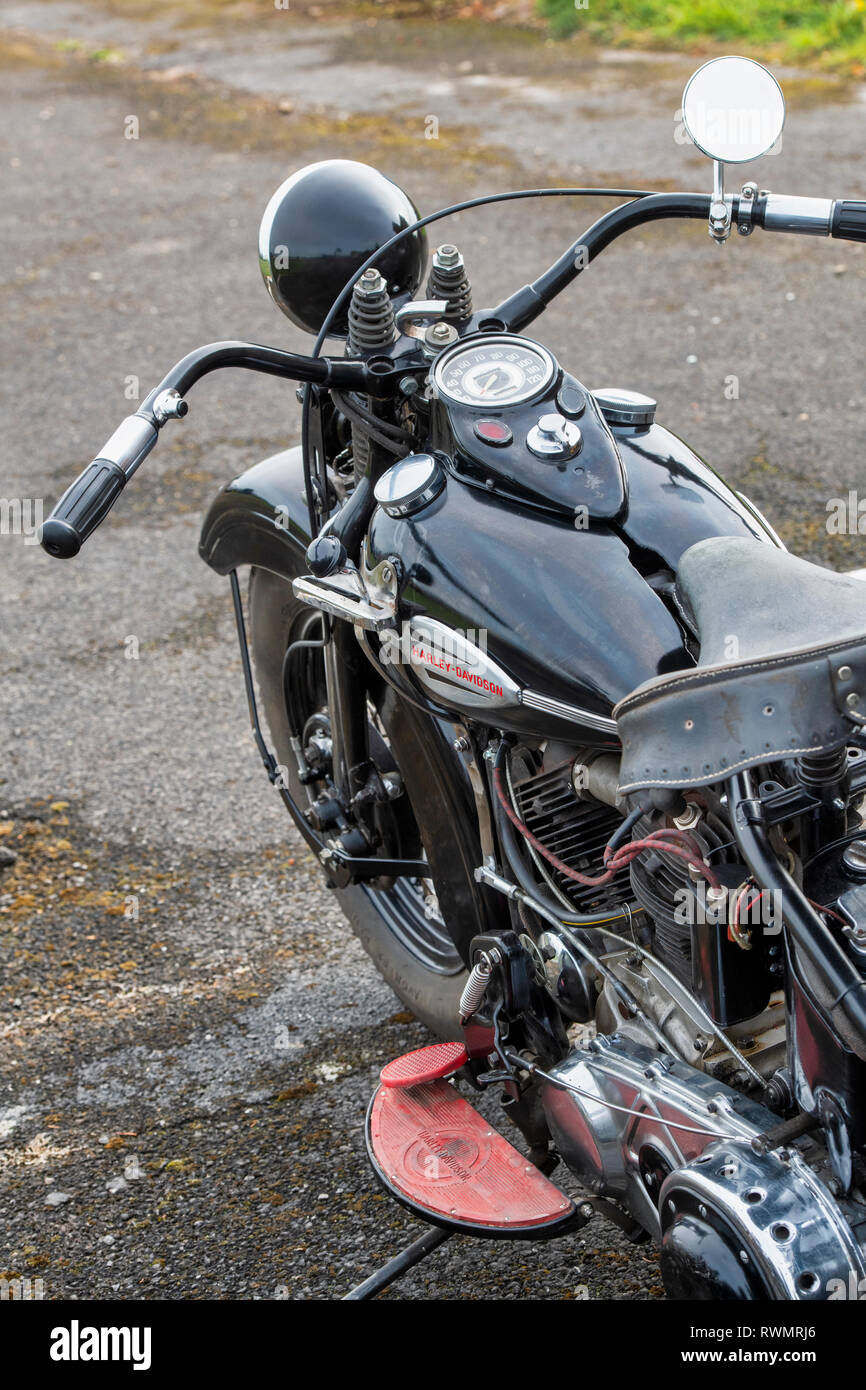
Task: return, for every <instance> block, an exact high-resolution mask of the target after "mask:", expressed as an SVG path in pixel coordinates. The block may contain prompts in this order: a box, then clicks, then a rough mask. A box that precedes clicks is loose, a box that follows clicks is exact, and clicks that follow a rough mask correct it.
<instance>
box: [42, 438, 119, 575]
mask: <svg viewBox="0 0 866 1390" xmlns="http://www.w3.org/2000/svg"><path fill="white" fill-rule="evenodd" d="M125 482H126V474H125V473H124V471H123V469H122V468H119V467H118V465H117V464H116V463H111V462H110V461H109V460H108V459H94V460H93V462H92V463H90V464H88V466H87V467H86V468H85V470H84V472H83V473H81V474H79V476H78V477H77V478H76V479H75V482H74V483H73V484H72V486H71V487H70V488H67V490H66V492H64V494H63V496H62V497H61V499H60V501H59V502H58V503H57V506H56V507H55V508H54V511H53V512H52V513H51V515H50V517H49V518H48V520H47V521H46V522H45V523H44V525H43V527H42V535H41V538H40V539H41V542H42V549H43V550H47V551H48V554H49V555H56V556H57V557H58V558H60V559H63V560H68V559H71V557H72V556H73V555H77V554H78V552H79V550H80V549H81V547H82V545H83V544H84V542H85V541H86V540H87V537H88V536H89V535H91V533H92V532H93V531H95V530H96V528H97V526H98V525H99V523H100V522H101V521H104V520H105V518H106V516H107V515H108V513H109V512H110V511H111V508H112V507H113V506H114V504H115V502H116V501H117V499H118V497H119V496H120V494H121V492H122V491H123V487H124V484H125Z"/></svg>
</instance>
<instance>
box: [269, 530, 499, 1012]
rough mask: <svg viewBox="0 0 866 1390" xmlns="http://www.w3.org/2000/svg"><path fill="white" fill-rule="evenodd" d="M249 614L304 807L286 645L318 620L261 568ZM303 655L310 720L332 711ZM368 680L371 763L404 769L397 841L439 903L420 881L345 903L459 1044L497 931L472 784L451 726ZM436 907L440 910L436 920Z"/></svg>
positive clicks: (413, 999)
mask: <svg viewBox="0 0 866 1390" xmlns="http://www.w3.org/2000/svg"><path fill="white" fill-rule="evenodd" d="M303 568H304V566H303V552H302V551H300V550H298V556H297V572H298V573H299V574H300V573H302V572H303ZM249 612H250V633H251V642H250V645H251V649H252V656H253V663H254V666H255V672H256V677H257V680H258V684H259V689H260V692H261V697H262V705H263V709H264V714H265V718H266V720H267V724H268V728H269V730H270V734H271V741H272V747H273V750H274V753H275V754H276V757H277V761H278V762H279V763H281V764H282V765H283V766H284V767H285V768H287V769H288V783H289V789H290V791H291V794H292V796H293V797H294V799H295V801H296V802H297V803H298V804H299V805H301V806H306V805H307V804H308V795H307V789H306V788H305V787H304V786H303V785H302V784H301V782H300V780H299V778H298V775H297V764H296V761H295V756H294V753H293V751H292V747H291V741H290V725H289V720H288V715H287V712H286V699H285V692H284V690H283V658H284V656H285V653H286V651H287V649H288V646H289V644H290V642H292V641H295V640H297V639H298V637H303V636H314V637H315V636H318V635H319V633H320V631H321V616H320V615H319V614H318V613H316V612H315V610H313V609H311V608H309V607H308V606H307V605H305V604H302V603H299V601H298V600H297V599H296V598H295V596H294V594H293V592H292V586H291V581H290V580H289V579H286V578H284V577H282V576H280V575H276V574H273V573H271V572H270V571H268V570H262V569H252V570H251V573H250V586H249ZM299 655H300V657H302V658H303V659H304V661H305V663H306V665H305V666H304V667H302V668H301V670H300V671H298V672H296V671H295V667H294V665H293V668H292V670H293V679H292V699H293V702H294V703H295V708H296V709H297V708H298V706H300V708H301V710H302V712H303V715H304V717H307V716H308V715H313V714H315V713H317V711H318V710H321V709H322V708H323V707H324V706H323V700H324V676H323V663H322V658H321V655H320V654H319V653H318V652H316V651H315V649H307V650H305V651H301V652H300V653H299ZM317 663H318V668H319V669H318V670H317V669H316V664H317ZM371 674H372V677H373V679H372V682H371V692H370V700H371V702H372V707H373V708H375V718H376V722H375V724H374V725H373V730H372V743H371V755H372V756H373V758H374V761H377V762H379V761H380V760H381V761H390V762H391V763H392V765H393V764H396V767H397V770H398V771H399V773H400V776H401V778H402V780H403V787H404V795H403V796H401V797H400V798H399V800H398V801H397V802H395V803H394V806H395V808H396V812H397V813H398V814H399V815H400V825H401V838H406V837H408V839H409V841H412V840H414V848H412V847H411V845H410V844H407V845H406V849H405V851H404V852H405V853H407V854H411V857H413V858H415V857H418V853H419V851H421V850H422V848H423V852H424V853H426V857H427V860H428V862H429V864H430V866H431V875H430V879H429V880H425V884H427V885H428V888H427V890H426V891H427V893H428V895H429V884H430V883H431V882H432V885H433V887H434V888H435V895H436V897H435V900H432V899H431V897H430V896H427V898H426V899H425V888H424V885H422V884H421V883H420V882H419V881H418V880H413V881H409V880H407V879H397V880H393V881H392V884H393V886H391V887H387V888H381V889H379V888H377V889H374V888H371V887H368V886H366V885H363V886H353V887H350V888H344V889H342V890H340V906H341V907H342V909H343V912H344V913H345V915H346V917H347V919H348V921H349V923H350V924H351V927H352V930H353V931H354V933H355V935H356V936H357V937H358V939H359V941H360V942H361V944H362V946H363V947H364V949H365V951H366V952H367V953H368V955H369V956H370V957H371V959H372V960H373V962H374V963H375V965H376V967H377V969H378V970H379V972H380V974H381V975H382V976H383V977H384V979H385V980H387V982H388V984H389V985H390V986H391V988H392V989H393V990H394V992H395V993H396V994H397V995H398V996H399V998H400V999H401V1000H402V1001H403V1003H404V1004H405V1005H406V1006H407V1008H408V1009H410V1010H411V1011H412V1013H413V1014H415V1015H416V1017H417V1018H419V1019H420V1020H421V1021H422V1022H423V1023H425V1024H426V1025H427V1027H428V1028H430V1029H431V1030H432V1031H433V1032H434V1033H435V1034H437V1035H438V1036H439V1037H441V1038H453V1037H459V1036H461V1030H460V1027H459V1024H458V1021H457V1005H458V1001H459V998H460V994H461V991H462V989H463V985H464V984H465V981H466V966H465V961H466V959H467V956H468V947H469V943H470V941H471V940H472V937H473V936H475V935H476V934H477V933H478V932H481V931H485V930H488V929H489V927H490V925H491V923H490V921H489V919H488V913H487V903H486V902H485V897H484V894H483V892H482V890H481V889H479V886H478V885H477V884H476V883H475V880H474V877H473V870H474V868H475V866H476V865H477V864H479V863H480V862H481V848H480V844H479V841H478V833H477V817H476V813H475V804H474V798H473V796H472V789H471V785H470V783H469V779H468V775H467V773H466V769H465V768H464V766H463V764H462V762H461V761H460V759H459V758H458V757H457V755H456V754H455V752H454V750H453V749H452V747H451V740H452V739H453V737H454V734H453V731H451V732H450V736H449V730H450V726H447V727H446V728H443V727H442V726H440V725H439V724H437V723H436V722H435V721H434V720H432V719H430V718H429V717H428V716H427V715H425V714H423V713H422V712H421V711H420V710H417V709H415V708H414V707H413V706H412V705H410V704H409V703H408V701H405V700H403V699H401V698H400V696H399V695H397V694H396V692H395V691H394V690H393V689H392V688H391V687H390V686H387V685H385V684H384V682H381V681H380V679H379V677H378V676H375V673H372V668H371ZM381 734H384V736H385V737H384V740H383V739H382V737H381ZM404 826H405V827H406V830H405V832H404V830H403V829H402V827H404ZM431 901H434V902H435V904H436V909H437V910H436V913H435V915H433V916H431V915H430V910H431ZM425 905H426V907H427V909H428V912H427V913H425V910H424V909H425Z"/></svg>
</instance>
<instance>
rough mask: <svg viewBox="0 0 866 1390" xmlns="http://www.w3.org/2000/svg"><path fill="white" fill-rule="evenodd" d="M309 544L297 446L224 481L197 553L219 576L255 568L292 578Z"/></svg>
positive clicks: (301, 456)
mask: <svg viewBox="0 0 866 1390" xmlns="http://www.w3.org/2000/svg"><path fill="white" fill-rule="evenodd" d="M309 543H310V527H309V520H308V517H307V501H306V495H305V492H304V468H303V455H302V451H301V447H300V445H296V446H295V447H294V448H292V449H284V450H283V451H282V452H281V453H279V454H272V455H271V457H270V458H266V459H263V460H262V462H261V463H257V464H255V465H254V467H252V468H248V469H247V471H246V473H241V474H240V476H239V477H237V478H234V479H232V481H231V482H230V483H226V485H225V487H224V488H222V489H221V490H220V491H219V492H218V493H217V495H216V497H215V498H214V500H213V502H212V503H211V506H210V509H209V511H208V513H207V516H206V517H205V519H204V524H203V526H202V528H201V537H200V539H199V543H198V553H199V555H200V556H201V558H202V559H203V560H204V562H205V564H207V565H210V567H211V569H212V570H216V572H217V574H228V573H229V572H230V571H231V570H233V569H237V568H238V567H239V566H240V565H256V566H257V567H258V568H259V569H265V570H271V571H272V572H273V573H274V574H282V575H284V576H285V577H286V578H287V579H292V578H294V576H295V575H296V574H297V572H298V565H297V553H298V547H299V546H300V547H301V548H302V549H303V550H306V548H307V546H308V545H309ZM293 557H294V560H293Z"/></svg>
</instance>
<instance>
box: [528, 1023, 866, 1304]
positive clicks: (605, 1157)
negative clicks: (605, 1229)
mask: <svg viewBox="0 0 866 1390" xmlns="http://www.w3.org/2000/svg"><path fill="white" fill-rule="evenodd" d="M547 1076H548V1078H549V1079H546V1080H544V1081H543V1082H542V1086H543V1091H542V1099H543V1104H544V1110H545V1114H546V1116H547V1121H548V1124H549V1126H550V1131H551V1134H552V1136H553V1140H554V1143H555V1145H556V1147H557V1149H558V1150H559V1152H560V1154H561V1156H562V1158H563V1159H564V1161H565V1162H566V1163H567V1165H568V1167H569V1168H570V1169H571V1170H572V1172H574V1173H575V1174H576V1176H577V1177H578V1178H579V1180H580V1181H581V1182H582V1183H583V1185H584V1186H585V1187H586V1188H587V1189H588V1190H589V1191H591V1192H593V1193H596V1194H597V1195H599V1196H602V1197H606V1198H609V1199H611V1200H613V1201H615V1202H617V1203H618V1204H619V1205H620V1206H622V1207H625V1208H626V1209H627V1210H628V1211H629V1212H630V1213H631V1214H632V1216H634V1217H635V1218H636V1220H638V1221H639V1222H640V1224H641V1225H642V1226H643V1227H644V1229H645V1230H647V1231H649V1232H650V1233H651V1234H652V1235H653V1236H654V1238H655V1239H656V1241H657V1242H659V1243H660V1244H661V1247H662V1256H661V1259H662V1272H663V1275H664V1277H665V1285H666V1287H667V1288H668V1291H669V1293H670V1294H671V1295H672V1296H674V1297H680V1298H690V1299H694V1298H744V1299H767V1298H770V1299H816V1298H817V1299H822V1298H824V1299H825V1298H827V1296H828V1294H827V1285H828V1283H829V1281H830V1280H832V1279H843V1280H847V1279H848V1278H849V1276H850V1274H851V1272H852V1271H854V1272H855V1273H856V1275H857V1279H858V1281H859V1279H860V1278H861V1277H863V1271H864V1269H866V1260H864V1250H863V1247H862V1246H861V1244H860V1239H858V1236H859V1237H860V1238H862V1237H864V1236H866V1211H864V1213H863V1217H862V1218H861V1219H860V1222H859V1225H862V1226H863V1228H864V1229H863V1230H862V1231H859V1230H858V1234H856V1235H855V1232H854V1230H853V1229H852V1226H851V1224H849V1218H850V1219H851V1220H853V1221H855V1222H857V1220H858V1217H857V1213H856V1212H855V1211H854V1209H853V1208H850V1210H849V1207H848V1205H845V1206H843V1205H840V1203H838V1202H837V1201H836V1200H835V1198H834V1197H833V1196H832V1194H831V1192H830V1190H829V1188H828V1187H826V1186H825V1184H824V1182H823V1181H822V1180H821V1177H820V1176H819V1175H818V1173H817V1172H815V1171H814V1169H813V1168H811V1167H810V1166H809V1164H808V1163H807V1162H806V1160H805V1158H804V1157H803V1155H802V1154H801V1153H800V1152H799V1151H798V1150H797V1149H796V1148H790V1149H775V1150H773V1151H771V1152H764V1151H763V1144H762V1145H760V1146H753V1142H752V1141H753V1140H757V1139H758V1138H759V1136H762V1135H764V1134H766V1132H767V1131H768V1130H771V1129H773V1128H774V1127H775V1126H777V1125H778V1124H779V1118H778V1116H777V1115H774V1114H773V1113H772V1111H770V1110H768V1109H766V1108H765V1107H764V1106H762V1105H758V1104H757V1103H756V1102H754V1101H752V1100H749V1099H748V1097H746V1096H743V1095H741V1094H740V1093H739V1092H737V1091H734V1090H732V1089H731V1087H729V1086H726V1085H724V1083H723V1082H721V1081H720V1080H719V1079H718V1078H717V1077H714V1076H712V1075H708V1074H707V1073H706V1072H702V1071H697V1070H696V1069H695V1068H694V1067H690V1066H688V1065H687V1064H686V1063H685V1062H682V1061H679V1060H678V1059H675V1058H673V1057H669V1056H665V1055H663V1054H661V1053H659V1052H657V1051H654V1050H653V1049H651V1048H649V1047H646V1046H644V1045H643V1044H642V1043H639V1042H636V1041H635V1040H634V1039H633V1038H630V1037H626V1036H624V1035H622V1034H614V1035H612V1036H606V1035H602V1036H599V1037H597V1038H594V1039H593V1040H592V1041H590V1042H589V1043H588V1044H586V1045H585V1046H584V1047H582V1048H579V1049H577V1050H575V1051H574V1052H572V1053H570V1054H569V1056H568V1057H566V1058H565V1059H564V1060H563V1061H562V1062H560V1063H559V1064H558V1065H557V1066H555V1067H553V1068H551V1070H550V1072H549V1073H548V1074H547ZM568 1087H572V1088H575V1089H567V1088H568ZM578 1092H579V1093H580V1094H578ZM615 1106H616V1107H619V1108H618V1109H614V1108H613V1107H615ZM628 1112H637V1113H628ZM828 1176H829V1169H828Z"/></svg>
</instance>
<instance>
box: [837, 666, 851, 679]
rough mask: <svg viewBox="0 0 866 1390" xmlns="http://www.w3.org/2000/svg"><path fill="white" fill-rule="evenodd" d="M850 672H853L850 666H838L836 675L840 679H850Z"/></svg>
mask: <svg viewBox="0 0 866 1390" xmlns="http://www.w3.org/2000/svg"><path fill="white" fill-rule="evenodd" d="M852 674H853V672H852V670H851V667H850V666H840V667H839V670H838V671H837V672H836V675H837V676H838V677H839V679H840V681H849V680H850V679H851V676H852Z"/></svg>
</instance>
